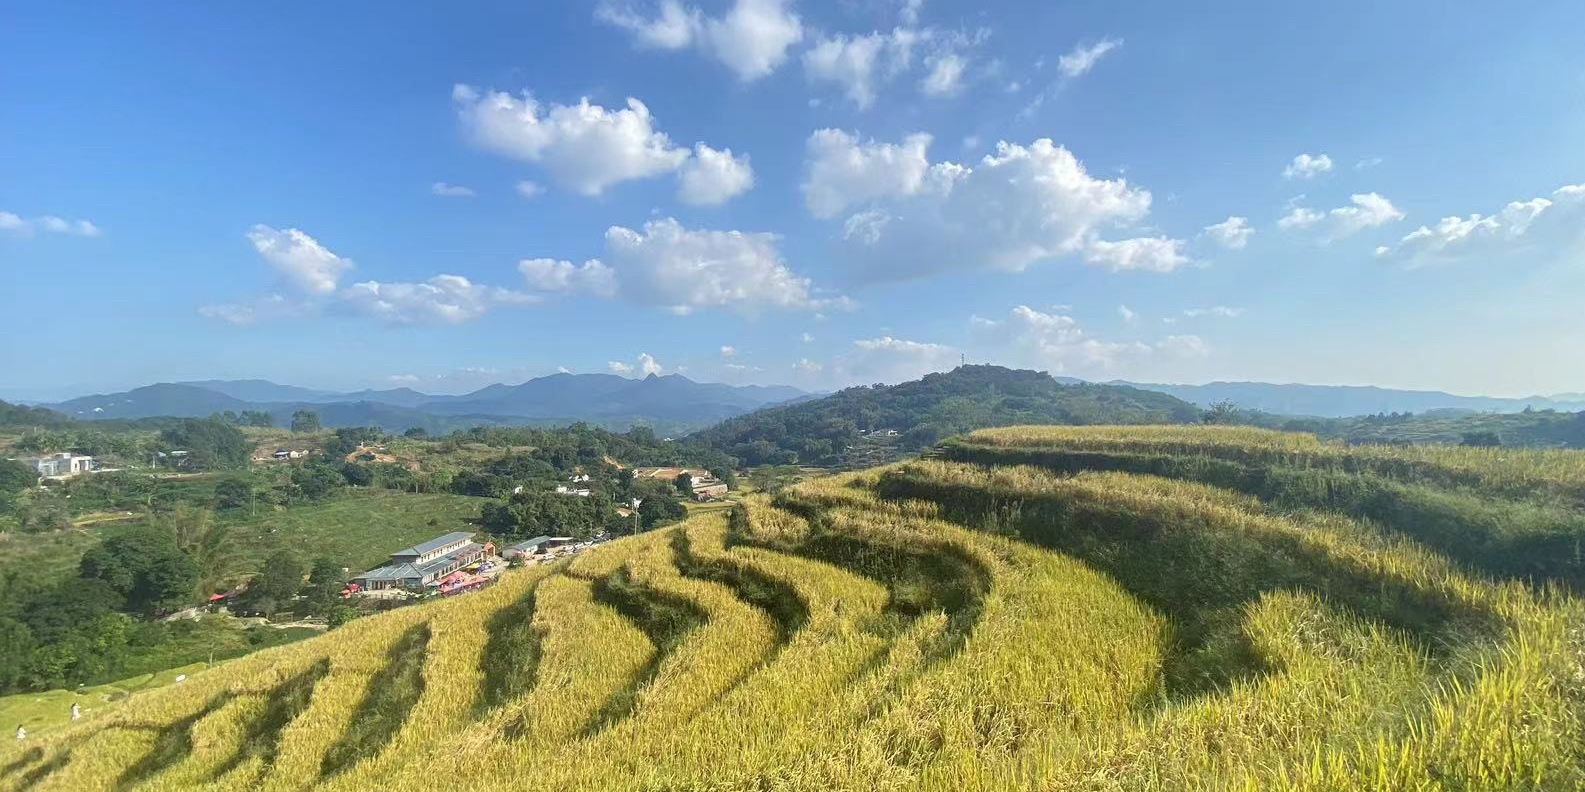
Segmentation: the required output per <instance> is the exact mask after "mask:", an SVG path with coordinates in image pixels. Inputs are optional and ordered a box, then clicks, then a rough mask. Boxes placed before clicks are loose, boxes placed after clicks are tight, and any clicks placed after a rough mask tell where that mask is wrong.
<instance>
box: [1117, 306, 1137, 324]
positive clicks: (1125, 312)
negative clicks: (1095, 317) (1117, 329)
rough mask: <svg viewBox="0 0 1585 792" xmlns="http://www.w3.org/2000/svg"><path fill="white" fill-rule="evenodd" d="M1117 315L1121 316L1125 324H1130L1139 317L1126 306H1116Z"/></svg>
mask: <svg viewBox="0 0 1585 792" xmlns="http://www.w3.org/2000/svg"><path fill="white" fill-rule="evenodd" d="M1117 315H1118V316H1121V317H1122V318H1123V321H1125V322H1132V321H1134V319H1136V318H1138V317H1139V314H1137V313H1134V310H1133V309H1132V308H1129V307H1128V306H1126V305H1119V306H1117Z"/></svg>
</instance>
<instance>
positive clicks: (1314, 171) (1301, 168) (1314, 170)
mask: <svg viewBox="0 0 1585 792" xmlns="http://www.w3.org/2000/svg"><path fill="white" fill-rule="evenodd" d="M1331 169H1332V158H1331V157H1328V156H1326V155H1325V154H1318V155H1316V156H1314V157H1312V156H1310V155H1309V154H1300V155H1299V156H1297V157H1294V158H1293V161H1292V162H1290V163H1288V167H1286V168H1283V169H1282V178H1284V179H1313V178H1315V177H1316V176H1319V175H1321V174H1323V173H1326V172H1327V171H1330V170H1331Z"/></svg>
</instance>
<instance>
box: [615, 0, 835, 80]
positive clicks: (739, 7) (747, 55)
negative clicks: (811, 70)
mask: <svg viewBox="0 0 1585 792" xmlns="http://www.w3.org/2000/svg"><path fill="white" fill-rule="evenodd" d="M790 6H791V2H790V0H735V2H734V3H733V4H732V7H731V8H730V9H728V10H727V12H726V13H725V14H723V15H721V16H717V17H713V16H709V15H707V14H705V13H704V12H703V11H702V10H700V9H698V8H694V7H691V6H685V5H683V4H682V3H681V2H678V0H662V2H661V3H660V5H659V7H658V8H656V9H655V10H654V11H653V12H650V13H645V12H644V11H642V10H639V9H636V8H634V7H632V6H626V7H624V6H621V5H618V4H616V3H614V2H606V3H602V4H601V5H600V6H598V7H597V8H596V10H595V16H596V18H598V19H600V20H601V21H603V22H607V23H609V24H612V25H615V26H617V27H620V28H622V29H624V30H626V31H628V32H629V33H631V34H632V35H633V39H634V41H635V42H636V43H637V44H638V45H640V46H643V47H652V48H656V49H666V50H680V49H686V48H688V47H696V48H698V49H699V50H700V51H701V52H703V53H704V54H706V55H708V56H709V57H712V58H715V59H716V60H718V61H720V62H721V63H722V64H724V65H725V66H726V67H727V68H729V69H731V70H732V71H733V73H735V74H736V75H737V76H738V79H740V80H743V81H745V82H747V81H750V80H757V79H759V78H761V77H764V76H765V75H767V74H770V73H771V72H772V71H775V70H776V67H778V66H780V65H781V63H782V62H783V61H784V60H786V59H787V50H788V49H790V48H791V47H792V46H793V45H794V44H797V43H798V42H799V41H802V40H803V35H804V31H803V23H802V21H801V20H800V19H799V18H798V15H797V14H795V13H793V12H792V11H791V10H790Z"/></svg>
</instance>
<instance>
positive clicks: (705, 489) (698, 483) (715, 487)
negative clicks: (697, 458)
mask: <svg viewBox="0 0 1585 792" xmlns="http://www.w3.org/2000/svg"><path fill="white" fill-rule="evenodd" d="M692 486H693V499H694V500H701V501H704V500H712V499H714V498H719V497H722V496H724V495H726V491H727V487H726V482H725V481H722V480H720V479H717V478H715V477H713V476H710V475H704V476H695V477H694V479H693V484H692Z"/></svg>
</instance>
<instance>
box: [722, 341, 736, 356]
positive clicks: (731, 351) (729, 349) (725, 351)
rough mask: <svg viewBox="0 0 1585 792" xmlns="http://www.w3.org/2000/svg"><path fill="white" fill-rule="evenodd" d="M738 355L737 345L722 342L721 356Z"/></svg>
mask: <svg viewBox="0 0 1585 792" xmlns="http://www.w3.org/2000/svg"><path fill="white" fill-rule="evenodd" d="M736 355H737V347H734V346H730V345H727V344H722V345H721V357H724V358H729V357H734V356H736Z"/></svg>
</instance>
